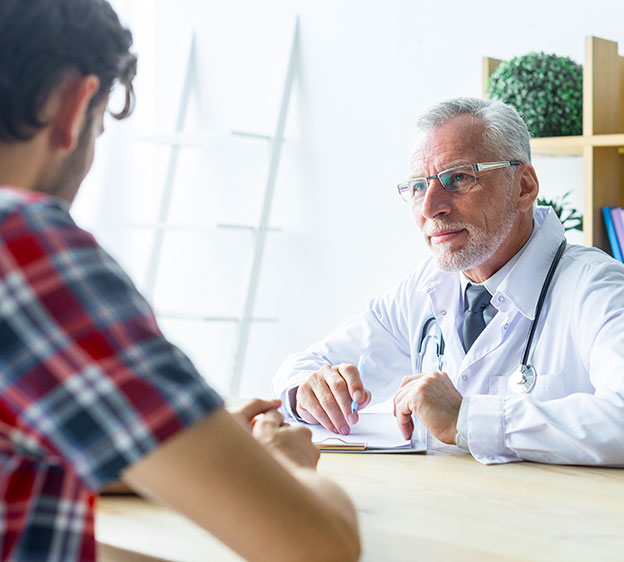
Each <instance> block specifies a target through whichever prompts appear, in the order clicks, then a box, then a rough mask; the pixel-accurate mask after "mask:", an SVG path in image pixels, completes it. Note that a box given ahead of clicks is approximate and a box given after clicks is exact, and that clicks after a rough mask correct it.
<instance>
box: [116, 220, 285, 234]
mask: <svg viewBox="0 0 624 562" xmlns="http://www.w3.org/2000/svg"><path fill="white" fill-rule="evenodd" d="M122 226H123V227H125V228H142V229H146V230H178V231H185V232H205V233H209V232H214V231H215V230H217V229H220V228H223V229H231V230H249V231H251V232H254V231H257V230H258V227H257V226H254V225H251V224H233V223H232V224H230V223H217V224H212V225H210V224H175V223H158V222H156V223H148V222H146V223H126V224H124V225H122ZM281 231H282V229H281V228H279V227H272V226H270V227H268V228H267V232H281Z"/></svg>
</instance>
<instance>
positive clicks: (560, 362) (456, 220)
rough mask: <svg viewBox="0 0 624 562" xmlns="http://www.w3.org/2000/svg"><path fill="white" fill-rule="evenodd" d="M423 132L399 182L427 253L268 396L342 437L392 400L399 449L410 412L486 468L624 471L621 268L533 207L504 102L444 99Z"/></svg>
mask: <svg viewBox="0 0 624 562" xmlns="http://www.w3.org/2000/svg"><path fill="white" fill-rule="evenodd" d="M417 131H418V134H417V138H416V141H415V144H414V149H413V153H412V155H411V157H410V179H409V180H407V181H406V182H403V183H402V184H399V186H398V187H399V193H400V194H401V196H402V197H403V198H404V199H406V200H407V201H408V202H409V205H410V207H411V209H412V212H413V214H414V216H415V218H416V222H417V224H418V226H419V228H420V230H421V231H422V233H423V235H424V237H425V239H426V241H427V244H428V245H429V246H430V248H431V256H430V257H429V258H428V259H426V260H425V261H424V262H423V263H421V264H419V265H418V266H417V267H416V269H415V270H414V271H413V272H412V273H411V274H410V275H408V276H407V277H406V278H405V279H403V280H402V281H401V282H400V283H399V284H398V285H397V286H396V287H394V288H393V289H391V290H390V291H389V292H387V293H386V294H385V295H383V296H381V297H379V298H376V299H373V300H372V301H371V303H370V305H369V308H368V310H367V311H366V312H364V313H363V314H361V315H360V316H357V317H355V318H352V319H351V320H349V321H347V322H346V324H345V325H344V326H342V327H341V328H340V329H338V330H337V331H336V332H334V333H332V334H330V335H329V336H328V337H326V338H325V339H324V340H323V341H321V342H319V343H317V344H315V345H312V346H311V347H309V348H308V349H307V350H305V351H303V352H301V353H296V354H294V355H291V356H290V357H289V358H288V359H287V360H286V362H285V363H284V364H283V365H282V367H281V368H280V370H279V371H278V373H277V375H276V377H275V379H274V381H273V388H274V391H275V392H276V394H278V395H279V396H280V397H281V398H282V401H283V403H285V404H287V406H288V407H289V408H290V413H291V414H293V415H295V416H297V417H299V418H301V419H303V420H304V421H306V422H307V423H310V424H316V423H320V424H322V425H323V426H325V427H326V428H327V429H329V430H331V431H334V432H335V433H342V434H347V433H349V431H350V425H351V424H354V423H357V421H358V414H357V412H355V413H353V412H352V409H351V402H352V400H354V401H355V402H357V403H358V410H360V409H361V408H363V407H364V406H366V405H367V404H369V403H370V401H371V399H372V398H373V397H374V398H375V400H383V399H385V398H387V397H390V396H394V410H395V415H396V418H397V422H398V424H399V427H400V428H401V430H402V432H403V434H404V436H405V437H406V438H408V437H409V436H410V434H411V432H412V430H413V425H412V414H414V415H415V416H416V417H417V418H418V419H419V420H420V421H421V422H422V423H424V424H425V425H426V426H427V428H428V430H429V431H430V432H431V433H432V434H433V435H435V436H436V437H437V438H438V439H440V440H441V441H443V442H445V443H450V444H457V445H459V446H462V447H464V448H467V449H469V450H470V452H471V453H472V455H473V456H474V457H475V458H476V459H477V460H478V461H480V462H482V463H485V464H491V463H504V462H510V461H518V460H522V459H525V460H532V461H538V462H547V463H559V464H587V465H624V267H623V266H622V265H621V264H619V263H617V262H616V261H614V260H613V259H611V258H610V257H608V256H607V255H606V254H604V253H603V252H601V251H600V250H597V249H594V248H586V247H583V246H574V245H567V247H566V245H565V241H564V240H565V239H564V230H563V227H562V225H561V223H560V221H559V220H558V218H557V217H556V215H555V214H554V213H553V211H552V210H551V209H550V208H544V207H536V206H535V200H536V198H537V194H538V188H539V184H538V179H537V176H536V173H535V170H534V168H533V167H532V166H531V154H530V145H529V133H528V130H527V128H526V125H525V124H524V122H523V121H522V119H521V118H520V116H519V115H518V113H517V112H516V111H515V110H514V109H513V108H511V107H510V106H507V105H505V104H502V103H500V102H492V101H487V100H482V99H473V98H458V99H454V100H450V101H447V102H443V103H440V104H438V105H436V106H435V107H433V108H432V109H430V110H429V111H428V112H427V113H426V114H424V115H423V116H422V117H421V118H420V119H419V120H418V122H417ZM441 344H442V345H441ZM442 348H443V350H444V352H443V353H441V350H442ZM361 354H363V355H364V356H365V358H366V369H365V370H366V373H365V376H364V382H362V379H361V378H360V373H359V372H358V369H357V367H356V366H355V365H356V364H357V362H358V357H359V356H360V355H361Z"/></svg>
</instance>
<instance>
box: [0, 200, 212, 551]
mask: <svg viewBox="0 0 624 562" xmlns="http://www.w3.org/2000/svg"><path fill="white" fill-rule="evenodd" d="M221 404H222V402H221V399H220V398H219V397H218V395H217V394H216V393H215V392H214V391H213V390H212V389H210V388H209V387H208V386H207V385H206V384H205V382H204V381H203V380H202V379H201V377H200V376H199V375H198V373H197V371H196V370H195V368H194V367H193V365H192V364H191V362H190V361H189V360H188V359H187V358H186V356H185V355H184V354H183V353H182V352H181V351H180V350H179V349H177V348H176V347H175V346H173V345H172V344H170V343H169V342H168V341H167V340H166V339H165V338H164V337H163V335H162V333H161V332H160V330H159V329H158V326H157V324H156V321H155V318H154V315H153V313H152V311H151V309H150V307H149V305H148V304H147V302H146V301H145V300H144V299H143V298H142V297H141V296H140V295H139V293H138V292H137V290H136V288H135V287H134V285H133V284H132V282H131V281H130V279H129V278H128V277H127V276H126V275H125V274H124V273H123V271H122V270H121V269H120V267H119V266H118V265H117V263H116V262H115V261H114V260H113V259H112V258H111V257H110V256H109V255H108V254H106V252H104V251H103V250H102V249H101V248H100V247H99V246H98V244H97V243H96V242H95V240H94V239H93V237H92V236H91V235H89V234H88V233H86V232H85V231H83V230H81V229H80V228H78V227H77V226H76V224H75V223H74V222H73V220H72V219H71V217H70V216H69V213H68V211H67V206H66V205H65V204H64V203H63V202H61V201H60V200H58V199H54V198H50V197H47V196H44V195H40V194H33V193H29V192H24V191H20V190H16V189H12V188H0V498H1V503H0V558H1V559H2V560H15V561H17V560H19V561H28V562H36V561H39V560H41V561H44V560H45V561H47V562H52V561H59V562H68V561H71V560H95V540H94V524H93V513H94V504H95V498H96V493H97V490H99V489H100V488H101V487H103V486H104V485H105V484H106V483H107V482H109V481H110V480H113V479H116V478H118V476H119V474H120V472H121V471H122V470H123V469H124V468H125V467H127V466H129V465H131V464H132V463H134V462H136V461H137V460H139V459H140V458H142V457H143V456H144V455H146V454H147V453H149V452H150V451H152V450H153V449H154V448H155V447H157V446H158V444H159V443H161V442H162V441H164V440H165V439H167V438H168V437H170V436H172V435H174V434H175V433H177V432H178V431H180V430H181V429H183V428H184V427H186V426H188V425H190V424H192V423H194V422H196V421H197V420H199V419H201V418H203V417H204V416H205V415H206V414H207V413H208V412H210V411H212V410H213V409H215V408H216V407H218V406H220V405H221Z"/></svg>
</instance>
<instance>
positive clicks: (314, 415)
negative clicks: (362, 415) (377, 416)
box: [296, 363, 371, 435]
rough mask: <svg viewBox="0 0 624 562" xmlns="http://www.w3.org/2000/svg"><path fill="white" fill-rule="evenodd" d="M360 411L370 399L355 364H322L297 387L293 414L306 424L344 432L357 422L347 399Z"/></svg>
mask: <svg viewBox="0 0 624 562" xmlns="http://www.w3.org/2000/svg"><path fill="white" fill-rule="evenodd" d="M352 400H355V401H356V402H357V403H358V410H361V409H362V408H363V407H364V406H366V405H367V404H368V403H369V402H370V401H371V393H370V392H369V391H368V390H366V389H365V388H364V385H363V384H362V379H361V378H360V373H359V372H358V369H357V367H356V366H355V365H351V364H349V363H341V364H340V365H325V366H324V367H321V368H320V369H319V370H318V371H315V372H314V373H312V375H310V376H309V377H308V380H306V381H305V382H304V383H303V384H301V385H300V386H299V388H297V394H296V403H297V408H296V409H297V415H298V416H299V417H300V418H301V419H303V420H304V421H305V422H307V423H310V424H317V423H320V424H321V425H322V426H323V427H324V428H325V429H327V430H329V431H332V432H333V433H337V434H342V435H348V434H349V433H350V432H351V428H350V425H353V424H355V423H357V422H358V419H359V417H358V414H357V412H355V413H352V412H351V401H352Z"/></svg>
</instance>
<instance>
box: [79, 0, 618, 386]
mask: <svg viewBox="0 0 624 562" xmlns="http://www.w3.org/2000/svg"><path fill="white" fill-rule="evenodd" d="M113 4H114V5H115V7H116V8H117V9H118V10H119V11H120V13H121V15H122V19H123V20H124V21H125V22H126V23H127V24H128V25H129V26H130V27H131V29H132V30H133V32H134V34H135V43H136V51H137V52H138V54H139V56H140V62H139V78H138V80H137V96H138V109H137V112H136V113H135V115H134V116H133V117H132V118H131V119H130V120H129V121H128V122H125V123H116V122H113V121H110V122H109V123H108V124H107V128H108V130H107V133H106V134H105V135H104V137H103V138H102V139H101V140H100V141H98V143H99V144H98V154H97V156H96V162H95V165H94V169H93V172H92V174H91V176H90V177H89V178H88V180H87V181H86V183H85V185H84V187H83V190H82V192H81V193H80V195H79V197H78V200H77V202H76V205H75V207H74V214H75V217H76V219H77V220H78V221H79V222H80V223H81V224H82V225H83V226H84V227H86V228H88V229H90V230H92V231H94V232H95V233H96V235H97V236H98V237H99V239H100V241H101V242H102V244H103V245H104V246H105V247H106V248H107V249H108V250H109V251H111V252H112V253H113V254H114V255H115V256H116V257H117V258H118V259H119V260H120V261H121V262H122V264H123V265H124V266H125V267H126V268H127V269H128V270H129V272H130V273H131V275H132V276H133V278H134V279H135V280H136V282H137V283H138V284H139V286H140V285H141V283H142V282H143V278H144V275H145V267H146V263H147V255H148V251H149V248H150V243H151V240H152V238H151V236H152V235H151V233H150V231H149V230H144V229H143V230H141V229H132V228H128V227H127V225H128V224H129V223H136V222H153V221H154V220H155V219H156V214H157V209H158V203H159V197H160V194H161V191H162V185H163V181H164V177H163V176H164V171H165V167H166V162H167V157H168V153H169V152H168V150H169V149H168V148H167V147H163V146H154V145H151V144H149V143H145V142H140V141H137V140H136V138H135V137H136V136H137V135H141V134H146V133H150V132H168V131H170V130H171V129H172V127H173V124H174V120H175V115H176V106H177V101H178V98H179V96H180V89H181V81H182V76H183V72H184V65H185V61H186V56H187V52H188V47H189V42H190V36H191V32H192V30H193V29H194V30H195V31H196V33H197V37H198V52H199V58H198V66H199V68H200V74H199V82H198V90H197V91H198V94H197V96H196V97H195V99H194V102H193V106H192V108H191V109H192V110H191V115H190V116H189V119H188V120H187V130H190V131H193V130H206V129H219V130H226V129H230V128H231V129H245V130H252V131H258V132H267V133H271V132H272V130H273V128H274V125H275V120H276V117H277V109H278V102H279V97H280V93H281V88H282V81H283V77H284V71H285V66H286V59H287V55H288V49H289V42H290V34H291V31H292V25H293V22H294V17H295V14H299V15H300V22H301V24H300V25H301V43H300V45H301V56H300V70H299V72H298V75H297V78H296V85H295V90H294V94H293V99H292V104H291V108H290V114H289V118H288V126H287V132H286V137H287V142H286V144H285V146H284V150H283V154H282V161H281V165H280V169H279V174H278V182H277V189H276V195H275V203H274V212H273V214H272V220H271V222H272V224H273V225H275V226H279V227H280V228H282V229H283V231H282V232H281V233H272V234H270V235H269V240H268V244H267V251H266V259H265V264H264V269H263V275H262V279H261V285H260V289H259V296H258V303H257V308H256V313H257V315H259V316H276V317H279V322H278V323H276V324H256V325H254V327H253V328H252V335H251V340H250V349H249V354H248V357H247V361H246V368H245V373H244V379H243V387H242V393H243V394H244V395H265V396H266V395H268V394H269V388H268V382H269V380H270V379H271V377H272V375H273V373H274V372H275V370H276V369H277V367H278V366H279V364H280V363H281V361H282V360H283V358H284V357H285V356H286V355H287V354H288V353H291V352H293V351H295V350H298V349H301V348H302V347H304V346H306V345H308V344H309V343H312V342H313V341H315V340H317V339H319V338H320V337H322V336H323V335H325V334H326V333H327V332H328V331H330V330H331V329H333V328H335V327H336V326H337V325H339V324H340V323H341V322H342V321H343V320H344V319H346V318H347V317H348V316H350V315H353V314H355V313H357V312H359V311H361V310H362V309H363V307H364V306H365V304H366V302H367V300H368V298H369V297H371V296H373V295H376V294H378V293H380V292H381V291H384V290H385V289H386V288H388V287H390V286H391V285H393V284H394V283H395V282H396V281H398V279H399V278H400V277H401V276H402V275H403V274H405V273H407V272H408V271H409V270H410V269H411V268H412V267H413V265H414V264H415V263H416V262H417V261H418V260H419V259H420V258H422V257H423V256H424V255H426V252H427V250H426V247H425V245H424V242H423V241H422V240H421V239H420V236H419V233H418V232H417V230H416V227H415V226H414V224H413V222H412V218H411V216H410V214H409V209H408V207H407V205H404V204H403V203H402V202H401V200H400V199H399V198H398V196H397V195H396V191H395V187H394V186H395V184H396V183H397V182H398V181H399V180H402V179H405V176H406V173H407V155H408V151H409V145H410V142H411V136H412V132H413V123H414V121H415V118H416V116H417V115H418V114H419V113H420V112H422V111H424V110H425V109H426V108H427V107H428V106H430V105H431V104H433V103H435V102H437V101H439V100H441V99H444V98H449V97H453V96H459V95H467V96H479V95H480V94H481V58H482V57H483V56H493V57H496V58H502V59H507V58H510V57H512V56H515V55H520V54H525V53H527V52H529V51H540V50H544V51H546V52H555V53H557V54H559V55H566V56H571V57H572V58H574V59H575V60H577V61H579V62H582V61H583V58H584V37H585V36H586V35H597V36H600V37H605V38H608V39H612V40H614V41H620V42H624V26H623V25H622V23H621V22H622V21H624V5H621V4H618V3H615V2H612V1H594V2H592V3H591V4H590V3H584V4H583V5H582V6H578V7H577V6H576V5H573V4H571V3H569V2H563V1H559V2H549V3H546V2H543V1H540V2H538V1H536V0H527V1H525V2H523V3H522V4H518V5H515V6H513V5H505V6H504V7H501V6H503V5H502V4H501V3H500V2H493V1H487V2H471V3H468V2H460V1H447V2H420V1H407V0H393V1H384V2H382V1H376V0H316V1H314V2H311V1H304V0H298V1H295V0H293V1H287V0H263V1H262V2H258V1H257V0H228V1H227V2H226V1H223V0H220V1H216V0H209V1H205V0H177V1H176V2H173V1H170V0H154V1H151V0H116V1H115V2H113ZM267 162H268V151H267V148H266V146H264V145H261V144H258V143H254V142H248V141H245V142H240V143H238V144H233V145H231V146H226V147H223V148H216V149H213V150H210V151H202V150H197V149H185V150H184V151H183V155H182V156H181V159H180V168H179V170H180V173H179V174H178V176H177V179H176V185H175V195H174V200H173V204H172V214H171V220H172V221H173V222H176V223H183V222H185V223H199V222H201V223H204V224H213V223H216V222H218V221H221V222H252V223H254V222H256V221H257V220H258V217H259V211H260V207H259V200H258V197H259V195H260V193H261V191H262V188H263V186H264V178H265V174H266V165H267ZM535 165H536V168H537V171H538V174H539V175H540V177H541V180H542V193H543V194H544V195H546V196H553V195H556V194H561V193H564V192H565V191H568V190H569V189H572V190H573V191H574V194H573V200H572V202H573V203H574V204H576V206H578V207H582V204H583V196H582V189H583V164H582V161H581V160H580V159H579V158H568V159H548V158H538V157H536V158H535ZM576 240H578V238H577V239H576ZM250 241H251V239H250V237H249V235H247V234H245V233H243V234H242V235H241V233H238V234H226V233H224V232H223V231H214V232H213V233H208V234H201V235H190V234H181V233H177V234H170V235H168V236H167V243H166V246H165V252H164V253H163V265H162V267H161V273H160V276H159V283H158V286H157V288H156V293H155V297H154V301H155V305H156V307H157V308H158V307H160V308H168V309H172V308H173V309H177V310H186V311H189V312H198V313H203V314H227V315H236V314H238V313H239V312H240V307H241V306H242V293H243V291H244V288H245V284H246V276H247V269H248V265H249V259H250V247H251V246H250ZM573 241H575V240H574V239H573ZM162 326H163V328H164V329H165V331H166V333H167V334H168V335H169V336H170V337H171V338H172V339H174V340H175V341H176V342H177V343H179V344H180V345H181V347H182V348H183V349H185V351H187V352H188V353H189V354H190V355H191V357H192V358H193V359H194V360H195V362H196V364H197V365H198V367H199V368H200V370H201V371H202V373H203V374H204V375H205V376H206V377H207V379H208V380H209V381H210V382H211V383H212V384H214V385H215V386H216V387H217V388H218V389H219V390H222V391H224V390H226V388H227V384H226V383H227V374H226V370H227V368H228V365H229V358H230V353H231V350H232V348H231V345H232V342H231V339H232V336H233V333H234V327H233V325H217V324H206V323H197V322H183V321H166V322H163V324H162Z"/></svg>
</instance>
